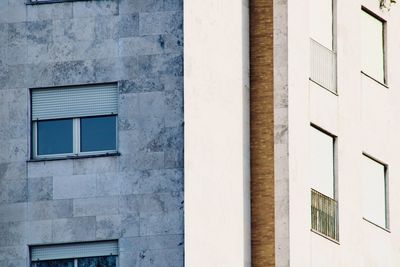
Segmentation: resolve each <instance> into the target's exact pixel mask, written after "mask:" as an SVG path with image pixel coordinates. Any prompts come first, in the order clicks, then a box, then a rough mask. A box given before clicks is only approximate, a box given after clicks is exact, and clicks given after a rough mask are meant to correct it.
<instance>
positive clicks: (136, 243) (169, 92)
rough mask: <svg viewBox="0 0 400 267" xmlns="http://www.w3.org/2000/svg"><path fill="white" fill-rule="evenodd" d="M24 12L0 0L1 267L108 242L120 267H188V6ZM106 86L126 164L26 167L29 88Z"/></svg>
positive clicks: (18, 3) (92, 161)
mask: <svg viewBox="0 0 400 267" xmlns="http://www.w3.org/2000/svg"><path fill="white" fill-rule="evenodd" d="M25 2H26V1H25V0H12V1H7V0H0V43H1V44H2V45H1V46H0V122H1V123H0V147H1V150H2V153H0V266H16V267H22V266H23V267H26V264H27V262H28V261H29V260H28V255H29V253H28V245H33V244H51V243H63V242H80V241H95V240H110V239H112V240H114V239H119V240H120V244H121V248H120V252H121V253H120V257H119V260H120V265H119V266H121V267H131V266H136V265H140V266H149V265H154V266H174V267H175V266H183V169H182V168H183V65H182V63H183V21H182V12H183V0H104V1H77V2H64V3H56V4H42V5H26V4H25ZM109 82H117V83H118V91H119V100H118V105H119V107H118V108H119V113H118V150H119V152H120V153H121V155H120V156H111V157H99V158H86V159H74V160H71V159H69V160H56V161H42V162H30V161H28V160H29V159H30V153H31V151H30V150H31V141H30V140H31V139H30V131H31V129H30V128H31V126H30V117H29V116H30V92H29V89H30V88H37V87H53V86H64V85H81V84H93V83H109ZM124 240H125V241H124ZM128 241H129V242H128ZM128 244H129V245H128ZM128 246H131V248H129V247H128Z"/></svg>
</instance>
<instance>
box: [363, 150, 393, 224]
mask: <svg viewBox="0 0 400 267" xmlns="http://www.w3.org/2000/svg"><path fill="white" fill-rule="evenodd" d="M361 169H362V172H361V175H362V177H361V181H362V185H363V217H364V219H366V220H367V221H369V222H372V223H374V224H376V225H378V226H380V227H382V228H385V229H388V228H389V223H388V198H387V192H388V188H387V165H386V164H383V163H381V162H379V161H377V160H376V159H374V158H372V157H370V156H368V155H366V154H363V157H362V165H361Z"/></svg>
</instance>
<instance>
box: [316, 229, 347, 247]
mask: <svg viewBox="0 0 400 267" xmlns="http://www.w3.org/2000/svg"><path fill="white" fill-rule="evenodd" d="M310 230H311V232H312V233H314V234H317V235H319V236H321V237H323V238H325V239H328V240H329V241H331V242H333V243H335V244H336V245H340V243H339V241H338V240H335V239H333V238H330V237H329V236H326V235H324V234H322V233H320V232H318V231H316V230H314V229H310Z"/></svg>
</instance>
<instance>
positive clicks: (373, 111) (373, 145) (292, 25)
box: [277, 0, 400, 267]
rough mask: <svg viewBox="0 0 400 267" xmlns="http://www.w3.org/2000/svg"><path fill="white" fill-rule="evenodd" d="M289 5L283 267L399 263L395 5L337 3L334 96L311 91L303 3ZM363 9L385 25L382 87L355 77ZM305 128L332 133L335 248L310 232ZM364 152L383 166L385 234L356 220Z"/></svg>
mask: <svg viewBox="0 0 400 267" xmlns="http://www.w3.org/2000/svg"><path fill="white" fill-rule="evenodd" d="M288 1H289V4H288V17H289V19H288V24H289V26H288V36H289V37H288V38H289V41H288V51H289V52H288V54H289V60H288V66H289V73H288V77H289V88H288V93H289V97H288V99H289V183H290V189H289V203H290V205H289V218H290V241H289V243H290V266H300V267H302V266H312V267H329V266H332V267H337V266H363V267H364V266H379V267H380V266H385V267H386V266H389V267H390V266H393V267H395V266H400V246H399V245H398V244H399V243H400V204H399V203H400V180H399V179H398V178H399V177H400V157H398V149H399V148H400V139H399V136H400V123H399V122H400V121H399V120H400V116H399V115H400V105H399V103H400V91H399V90H398V89H399V87H400V75H398V73H397V72H398V71H399V67H398V62H399V60H400V52H399V51H398V49H397V48H398V44H399V43H400V35H399V34H398V31H399V26H398V25H400V5H399V4H397V5H393V6H392V9H391V10H390V12H388V11H382V10H381V9H380V8H379V1H377V0H364V1H340V0H338V1H337V31H336V34H337V35H336V36H337V61H338V63H337V64H338V66H337V75H338V78H337V84H338V86H337V91H338V95H335V94H333V93H331V92H329V91H328V90H326V89H323V88H318V87H315V86H310V83H311V82H310V81H309V68H308V66H309V55H310V54H309V36H310V35H309V28H310V27H309V25H308V23H309V22H308V20H305V19H304V17H307V16H308V15H309V10H310V8H309V6H308V3H310V1H307V2H304V1H297V0H288ZM362 5H363V6H365V7H366V8H368V9H369V10H371V11H372V12H374V13H376V14H377V15H379V16H381V17H382V18H383V19H385V20H387V50H386V51H387V58H388V60H387V71H388V74H387V76H388V88H386V87H385V86H382V85H381V84H379V83H377V82H376V81H373V80H371V79H370V78H368V77H365V76H364V75H363V74H361V62H362V61H361V45H362V43H361V6H362ZM310 123H313V124H315V125H318V126H320V127H321V128H323V129H324V130H326V131H328V132H330V133H332V134H334V135H337V136H338V139H337V151H338V154H337V155H338V158H337V163H338V167H337V171H338V172H337V179H338V184H337V193H338V197H337V199H338V201H339V232H340V241H339V244H336V243H335V242H332V241H330V240H328V239H326V238H324V237H321V236H319V235H317V234H315V233H313V232H311V231H310V228H311V223H310V180H309V179H308V178H307V168H309V164H308V163H309V162H308V157H307V155H306V153H307V149H308V147H309V142H311V141H312V140H310V139H309V136H308V129H309V127H310V126H309V125H310ZM363 152H366V153H368V154H369V155H371V156H373V157H375V158H377V159H379V160H381V161H382V162H384V163H386V164H388V166H389V167H388V179H389V184H388V187H389V222H390V232H388V231H385V230H383V229H381V228H379V227H377V226H375V225H373V224H371V223H370V222H367V221H366V220H364V219H363V213H362V204H363V203H362V193H363V192H362V182H363V177H362V176H361V169H360V168H361V166H362V165H361V163H362V162H361V160H362V153H363ZM277 223H279V222H277Z"/></svg>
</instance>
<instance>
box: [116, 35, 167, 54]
mask: <svg viewBox="0 0 400 267" xmlns="http://www.w3.org/2000/svg"><path fill="white" fill-rule="evenodd" d="M164 47H165V40H164V38H163V37H162V36H161V35H148V36H141V37H130V38H121V39H119V56H122V57H126V56H138V55H157V54H162V53H163V52H164Z"/></svg>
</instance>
